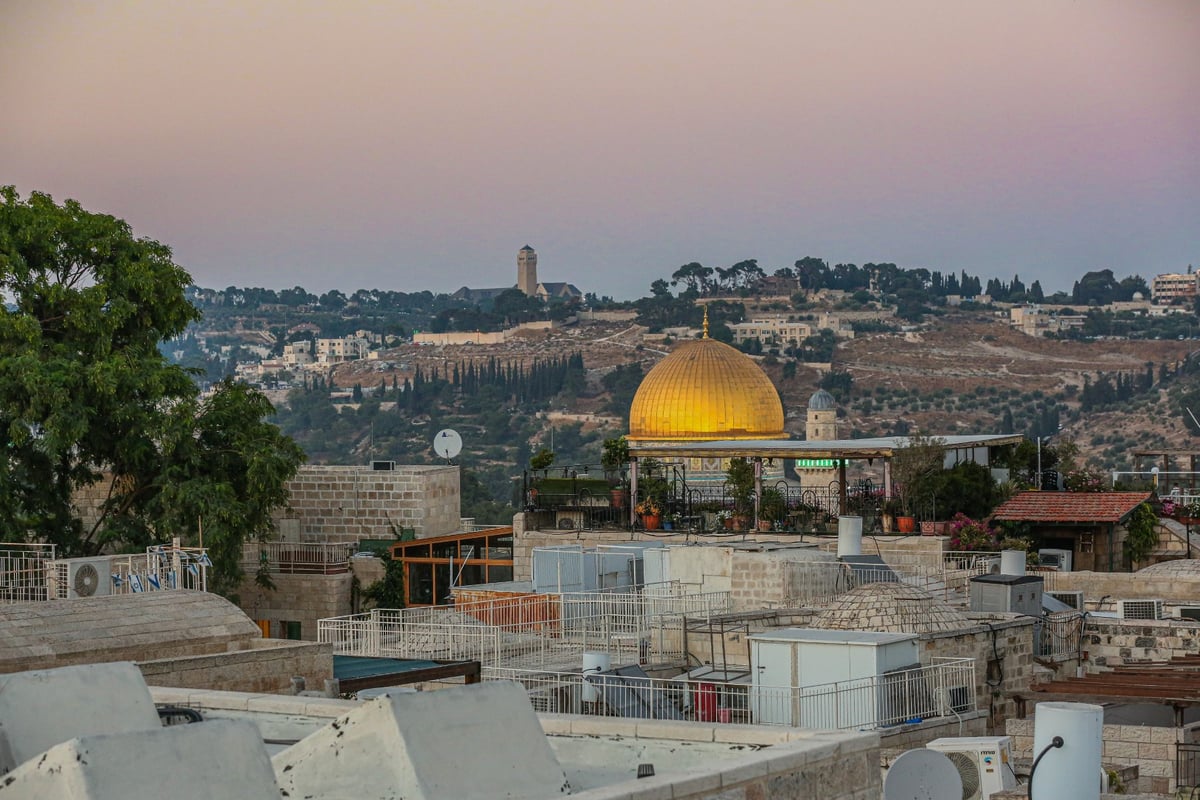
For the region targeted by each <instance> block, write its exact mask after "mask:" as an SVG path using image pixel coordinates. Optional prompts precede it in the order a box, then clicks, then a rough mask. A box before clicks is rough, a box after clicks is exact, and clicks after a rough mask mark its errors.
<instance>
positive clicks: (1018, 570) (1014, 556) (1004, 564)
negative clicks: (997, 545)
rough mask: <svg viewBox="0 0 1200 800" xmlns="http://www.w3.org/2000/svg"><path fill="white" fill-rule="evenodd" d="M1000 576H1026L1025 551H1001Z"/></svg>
mask: <svg viewBox="0 0 1200 800" xmlns="http://www.w3.org/2000/svg"><path fill="white" fill-rule="evenodd" d="M1000 574H1001V575H1024V574H1025V551H1024V550H1001V551H1000Z"/></svg>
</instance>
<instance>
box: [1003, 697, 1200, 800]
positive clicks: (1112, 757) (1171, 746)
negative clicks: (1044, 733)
mask: <svg viewBox="0 0 1200 800" xmlns="http://www.w3.org/2000/svg"><path fill="white" fill-rule="evenodd" d="M1035 709H1036V706H1035ZM1035 721H1036V720H1035V718H1034V717H1032V716H1030V717H1027V718H1025V719H1010V720H1008V721H1007V722H1006V723H1005V733H1006V734H1007V735H1009V736H1011V737H1012V739H1013V756H1014V757H1015V758H1025V759H1032V758H1033V732H1034V724H1035ZM1102 736H1103V749H1102V750H1101V752H1100V763H1101V764H1102V765H1103V766H1104V767H1105V768H1112V767H1125V766H1137V767H1138V781H1137V785H1136V786H1131V787H1127V789H1126V791H1127V793H1131V794H1140V793H1146V794H1171V793H1173V792H1174V791H1175V789H1176V783H1175V752H1176V747H1175V746H1176V744H1178V743H1188V744H1192V743H1195V742H1197V741H1200V723H1193V724H1192V725H1187V726H1185V727H1183V728H1162V727H1154V726H1151V725H1105V726H1104V732H1103V734H1102Z"/></svg>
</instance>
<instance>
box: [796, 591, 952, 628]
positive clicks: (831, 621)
mask: <svg viewBox="0 0 1200 800" xmlns="http://www.w3.org/2000/svg"><path fill="white" fill-rule="evenodd" d="M812 627H814V628H824V629H826V630H835V631H886V632H889V633H931V632H935V631H953V630H959V629H962V628H969V627H971V621H970V620H968V619H967V618H966V616H964V615H963V614H962V612H960V611H958V610H957V609H955V608H954V607H952V606H950V605H949V604H947V603H945V602H944V601H942V600H939V599H938V598H936V597H934V596H933V595H931V594H930V593H929V592H927V591H925V590H924V589H920V588H917V587H916V586H909V585H908V584H905V583H894V582H891V583H867V584H863V585H862V586H857V587H855V588H853V589H851V590H850V591H848V592H846V593H845V594H843V595H841V596H839V597H837V598H835V599H834V600H833V603H832V604H831V605H830V607H829V608H827V609H826V610H825V611H822V612H821V613H820V614H819V615H817V617H816V618H815V619H814V620H813V622H812Z"/></svg>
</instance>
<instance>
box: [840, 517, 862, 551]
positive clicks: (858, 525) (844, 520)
mask: <svg viewBox="0 0 1200 800" xmlns="http://www.w3.org/2000/svg"><path fill="white" fill-rule="evenodd" d="M837 554H838V558H841V557H842V556H861V555H862V517H850V516H846V517H838V551H837Z"/></svg>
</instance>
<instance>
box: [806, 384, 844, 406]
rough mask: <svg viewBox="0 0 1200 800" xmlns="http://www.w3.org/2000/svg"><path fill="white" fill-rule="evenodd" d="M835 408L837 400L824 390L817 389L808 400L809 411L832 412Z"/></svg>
mask: <svg viewBox="0 0 1200 800" xmlns="http://www.w3.org/2000/svg"><path fill="white" fill-rule="evenodd" d="M835 408H837V399H836V398H835V397H834V396H833V395H831V394H830V393H829V392H827V391H825V390H824V389H817V390H816V391H815V392H813V395H812V397H810V398H808V410H809V411H832V410H833V409H835Z"/></svg>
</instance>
